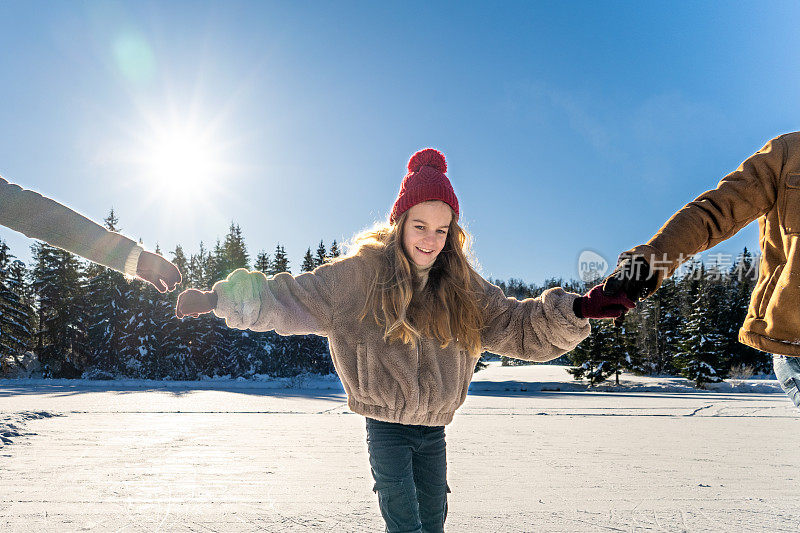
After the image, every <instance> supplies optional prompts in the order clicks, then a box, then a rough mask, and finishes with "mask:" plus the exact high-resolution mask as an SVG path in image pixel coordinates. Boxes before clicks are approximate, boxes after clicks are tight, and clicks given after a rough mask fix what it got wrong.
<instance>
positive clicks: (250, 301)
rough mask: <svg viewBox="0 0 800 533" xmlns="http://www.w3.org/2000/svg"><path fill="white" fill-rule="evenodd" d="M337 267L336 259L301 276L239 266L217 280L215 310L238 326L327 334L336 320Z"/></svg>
mask: <svg viewBox="0 0 800 533" xmlns="http://www.w3.org/2000/svg"><path fill="white" fill-rule="evenodd" d="M336 269H337V267H336V263H333V264H325V265H322V266H320V267H318V268H316V269H315V270H314V271H313V272H305V273H303V274H300V275H298V276H292V275H291V274H289V273H288V272H282V273H280V274H276V275H274V276H272V277H267V276H265V275H264V274H263V273H261V272H257V271H252V272H249V271H247V270H246V269H243V268H240V269H238V270H235V271H233V272H232V273H231V274H230V275H229V276H228V277H227V279H225V280H224V281H219V282H217V283H215V284H214V287H213V290H214V292H215V293H216V294H217V307H216V309H214V314H215V315H216V316H218V317H219V318H223V319H225V324H226V325H227V326H228V327H231V328H236V329H251V330H253V331H269V330H275V332H276V333H278V334H280V335H306V334H310V333H313V334H316V335H321V336H327V335H328V333H329V332H330V331H331V328H332V322H333V312H334V302H333V294H334V285H335V276H336Z"/></svg>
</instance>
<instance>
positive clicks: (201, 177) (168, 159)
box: [142, 126, 223, 194]
mask: <svg viewBox="0 0 800 533" xmlns="http://www.w3.org/2000/svg"><path fill="white" fill-rule="evenodd" d="M142 162H143V163H144V165H143V167H144V168H143V169H142V170H143V172H144V173H145V177H146V178H147V179H148V180H149V181H154V182H155V183H156V184H157V185H158V187H159V188H160V189H161V190H162V191H163V192H165V193H168V194H171V193H183V194H187V193H188V194H191V192H190V191H189V190H187V189H195V192H197V189H198V188H203V187H206V186H208V185H209V183H210V182H211V181H212V180H213V179H214V177H215V175H217V174H218V173H220V172H222V171H223V169H222V166H223V165H222V161H221V158H220V157H219V154H218V149H217V148H216V147H215V146H214V144H213V143H212V142H211V141H210V140H209V139H208V138H207V136H204V135H203V134H202V133H201V132H200V131H197V130H193V129H191V128H188V127H174V126H173V127H169V128H165V129H164V130H163V131H159V132H158V135H156V136H155V137H154V138H153V140H152V144H151V145H150V146H149V147H147V149H146V150H145V154H143V161H142ZM216 177H217V178H219V176H216Z"/></svg>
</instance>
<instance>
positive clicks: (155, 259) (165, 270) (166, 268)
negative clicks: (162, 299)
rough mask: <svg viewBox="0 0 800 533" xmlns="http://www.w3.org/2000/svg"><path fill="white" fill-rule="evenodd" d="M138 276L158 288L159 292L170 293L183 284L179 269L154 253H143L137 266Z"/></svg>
mask: <svg viewBox="0 0 800 533" xmlns="http://www.w3.org/2000/svg"><path fill="white" fill-rule="evenodd" d="M136 276H137V277H138V278H140V279H142V280H144V281H146V282H147V283H149V284H151V285H152V286H153V287H155V288H156V290H157V291H158V292H169V291H171V290H174V289H175V287H177V286H178V284H179V283H180V282H181V273H180V271H179V270H178V267H176V266H175V265H173V264H172V263H170V262H169V261H167V260H166V259H164V258H163V257H161V256H160V255H158V254H154V253H152V252H142V253H141V254H140V255H139V262H138V263H137V265H136Z"/></svg>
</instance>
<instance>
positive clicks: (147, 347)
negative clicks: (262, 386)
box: [0, 210, 340, 380]
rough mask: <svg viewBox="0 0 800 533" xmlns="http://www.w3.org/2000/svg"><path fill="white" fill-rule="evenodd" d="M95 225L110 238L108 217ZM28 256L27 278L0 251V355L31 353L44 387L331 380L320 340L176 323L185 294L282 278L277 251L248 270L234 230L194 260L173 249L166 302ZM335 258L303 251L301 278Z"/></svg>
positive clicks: (210, 321) (93, 272)
mask: <svg viewBox="0 0 800 533" xmlns="http://www.w3.org/2000/svg"><path fill="white" fill-rule="evenodd" d="M104 222H105V226H106V227H107V228H108V229H110V230H112V231H118V229H119V219H118V218H117V216H116V214H115V213H114V211H113V210H112V211H111V213H110V214H109V216H108V217H107V218H106V219H105V221H104ZM156 252H157V253H159V254H161V253H162V252H161V250H159V249H158V248H156ZM32 253H33V261H32V265H31V267H30V268H26V266H25V265H24V263H23V262H22V261H19V260H15V259H14V256H13V255H12V254H11V252H10V250H9V248H8V246H7V245H6V244H5V243H3V242H0V355H9V354H11V355H14V354H22V353H24V352H26V351H29V350H32V351H33V352H34V353H35V354H36V355H37V357H38V360H39V362H40V364H41V368H42V374H43V375H44V376H45V377H66V378H75V377H81V376H83V377H88V378H107V379H110V378H113V377H121V376H124V377H132V378H146V379H176V380H188V379H200V378H203V377H214V376H230V377H240V376H244V377H252V376H254V375H256V374H268V375H270V376H280V377H285V376H293V375H297V374H299V373H301V372H312V373H319V374H328V373H331V372H333V371H334V369H333V364H332V362H331V359H330V356H329V355H328V346H327V341H326V340H325V339H323V338H321V337H317V336H314V335H302V336H301V335H298V336H289V337H281V336H279V335H277V334H276V333H275V332H271V331H270V332H253V331H241V330H236V329H230V328H228V327H226V326H225V324H224V322H223V321H221V320H219V319H217V318H216V317H214V316H213V315H210V314H209V315H203V316H201V317H200V318H197V319H184V320H180V319H178V318H176V317H175V312H174V309H175V302H176V299H177V295H178V294H179V293H180V292H181V291H182V290H183V289H185V288H189V287H201V288H205V287H211V286H212V285H213V284H214V283H215V282H216V281H218V280H221V279H224V278H225V277H226V276H227V275H228V274H229V273H231V272H232V271H233V270H235V269H237V268H248V269H249V268H255V269H256V270H260V271H262V272H264V273H265V274H268V275H271V274H275V273H278V272H288V271H291V265H290V261H289V258H288V256H287V254H286V250H285V248H284V247H283V246H282V245H281V244H278V245H277V246H276V247H275V250H274V252H273V253H272V254H271V255H270V254H269V253H267V252H264V251H262V252H259V253H258V254H257V255H256V257H255V260H254V261H252V263H251V257H250V255H249V253H248V251H247V247H246V245H245V242H244V239H243V237H242V232H241V228H240V227H239V226H238V225H236V224H231V226H230V228H229V231H228V234H227V235H226V236H225V239H224V240H223V241H219V240H218V241H217V242H216V244H215V245H214V247H213V249H208V248H206V246H205V245H204V244H203V243H200V247H199V251H198V252H197V253H194V254H189V255H187V253H186V252H185V251H184V249H183V247H181V246H180V245H179V246H176V247H175V249H174V250H173V251H172V252H171V253H170V254H169V259H170V260H171V261H172V262H173V263H174V264H175V265H176V266H177V267H178V269H179V270H180V271H181V273H182V275H183V280H182V282H181V284H180V285H179V286H178V288H177V290H175V291H173V292H172V293H170V294H160V293H159V292H158V291H156V290H155V289H154V288H152V287H151V286H150V285H149V284H145V283H139V282H136V281H131V280H127V279H125V277H124V276H123V275H122V274H120V273H118V272H115V271H113V270H110V269H108V268H105V267H101V266H99V265H96V264H86V263H85V262H84V261H82V260H80V259H78V258H77V257H76V256H75V255H73V254H71V253H69V252H65V251H63V250H60V249H58V248H54V247H52V246H49V245H47V244H44V243H36V244H34V245H33V247H32ZM339 255H340V249H339V245H338V244H337V242H336V241H335V240H334V241H333V242H332V243H331V245H330V247H329V248H326V246H325V244H324V243H323V242H322V241H320V243H319V245H318V246H317V248H316V251H315V252H312V250H311V248H310V247H309V249H308V251H307V252H306V254H305V257H304V259H303V263H302V265H301V267H300V269H301V270H302V271H311V270H313V269H314V268H316V267H317V266H319V265H321V264H322V263H324V262H325V261H328V260H329V259H331V258H334V257H337V256H339Z"/></svg>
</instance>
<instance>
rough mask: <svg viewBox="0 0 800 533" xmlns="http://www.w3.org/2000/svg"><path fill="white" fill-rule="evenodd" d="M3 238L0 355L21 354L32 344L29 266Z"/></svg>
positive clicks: (0, 276) (0, 282)
mask: <svg viewBox="0 0 800 533" xmlns="http://www.w3.org/2000/svg"><path fill="white" fill-rule="evenodd" d="M13 259H14V256H13V255H11V253H10V252H9V249H8V246H7V245H6V243H5V242H3V241H0V355H5V354H11V355H19V354H22V353H24V352H25V351H27V350H28V349H29V347H30V345H31V341H32V336H33V330H32V326H33V324H32V317H33V308H32V307H31V306H30V304H29V303H28V301H27V299H26V294H25V293H26V287H25V278H24V275H25V265H24V263H22V261H14V260H13Z"/></svg>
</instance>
